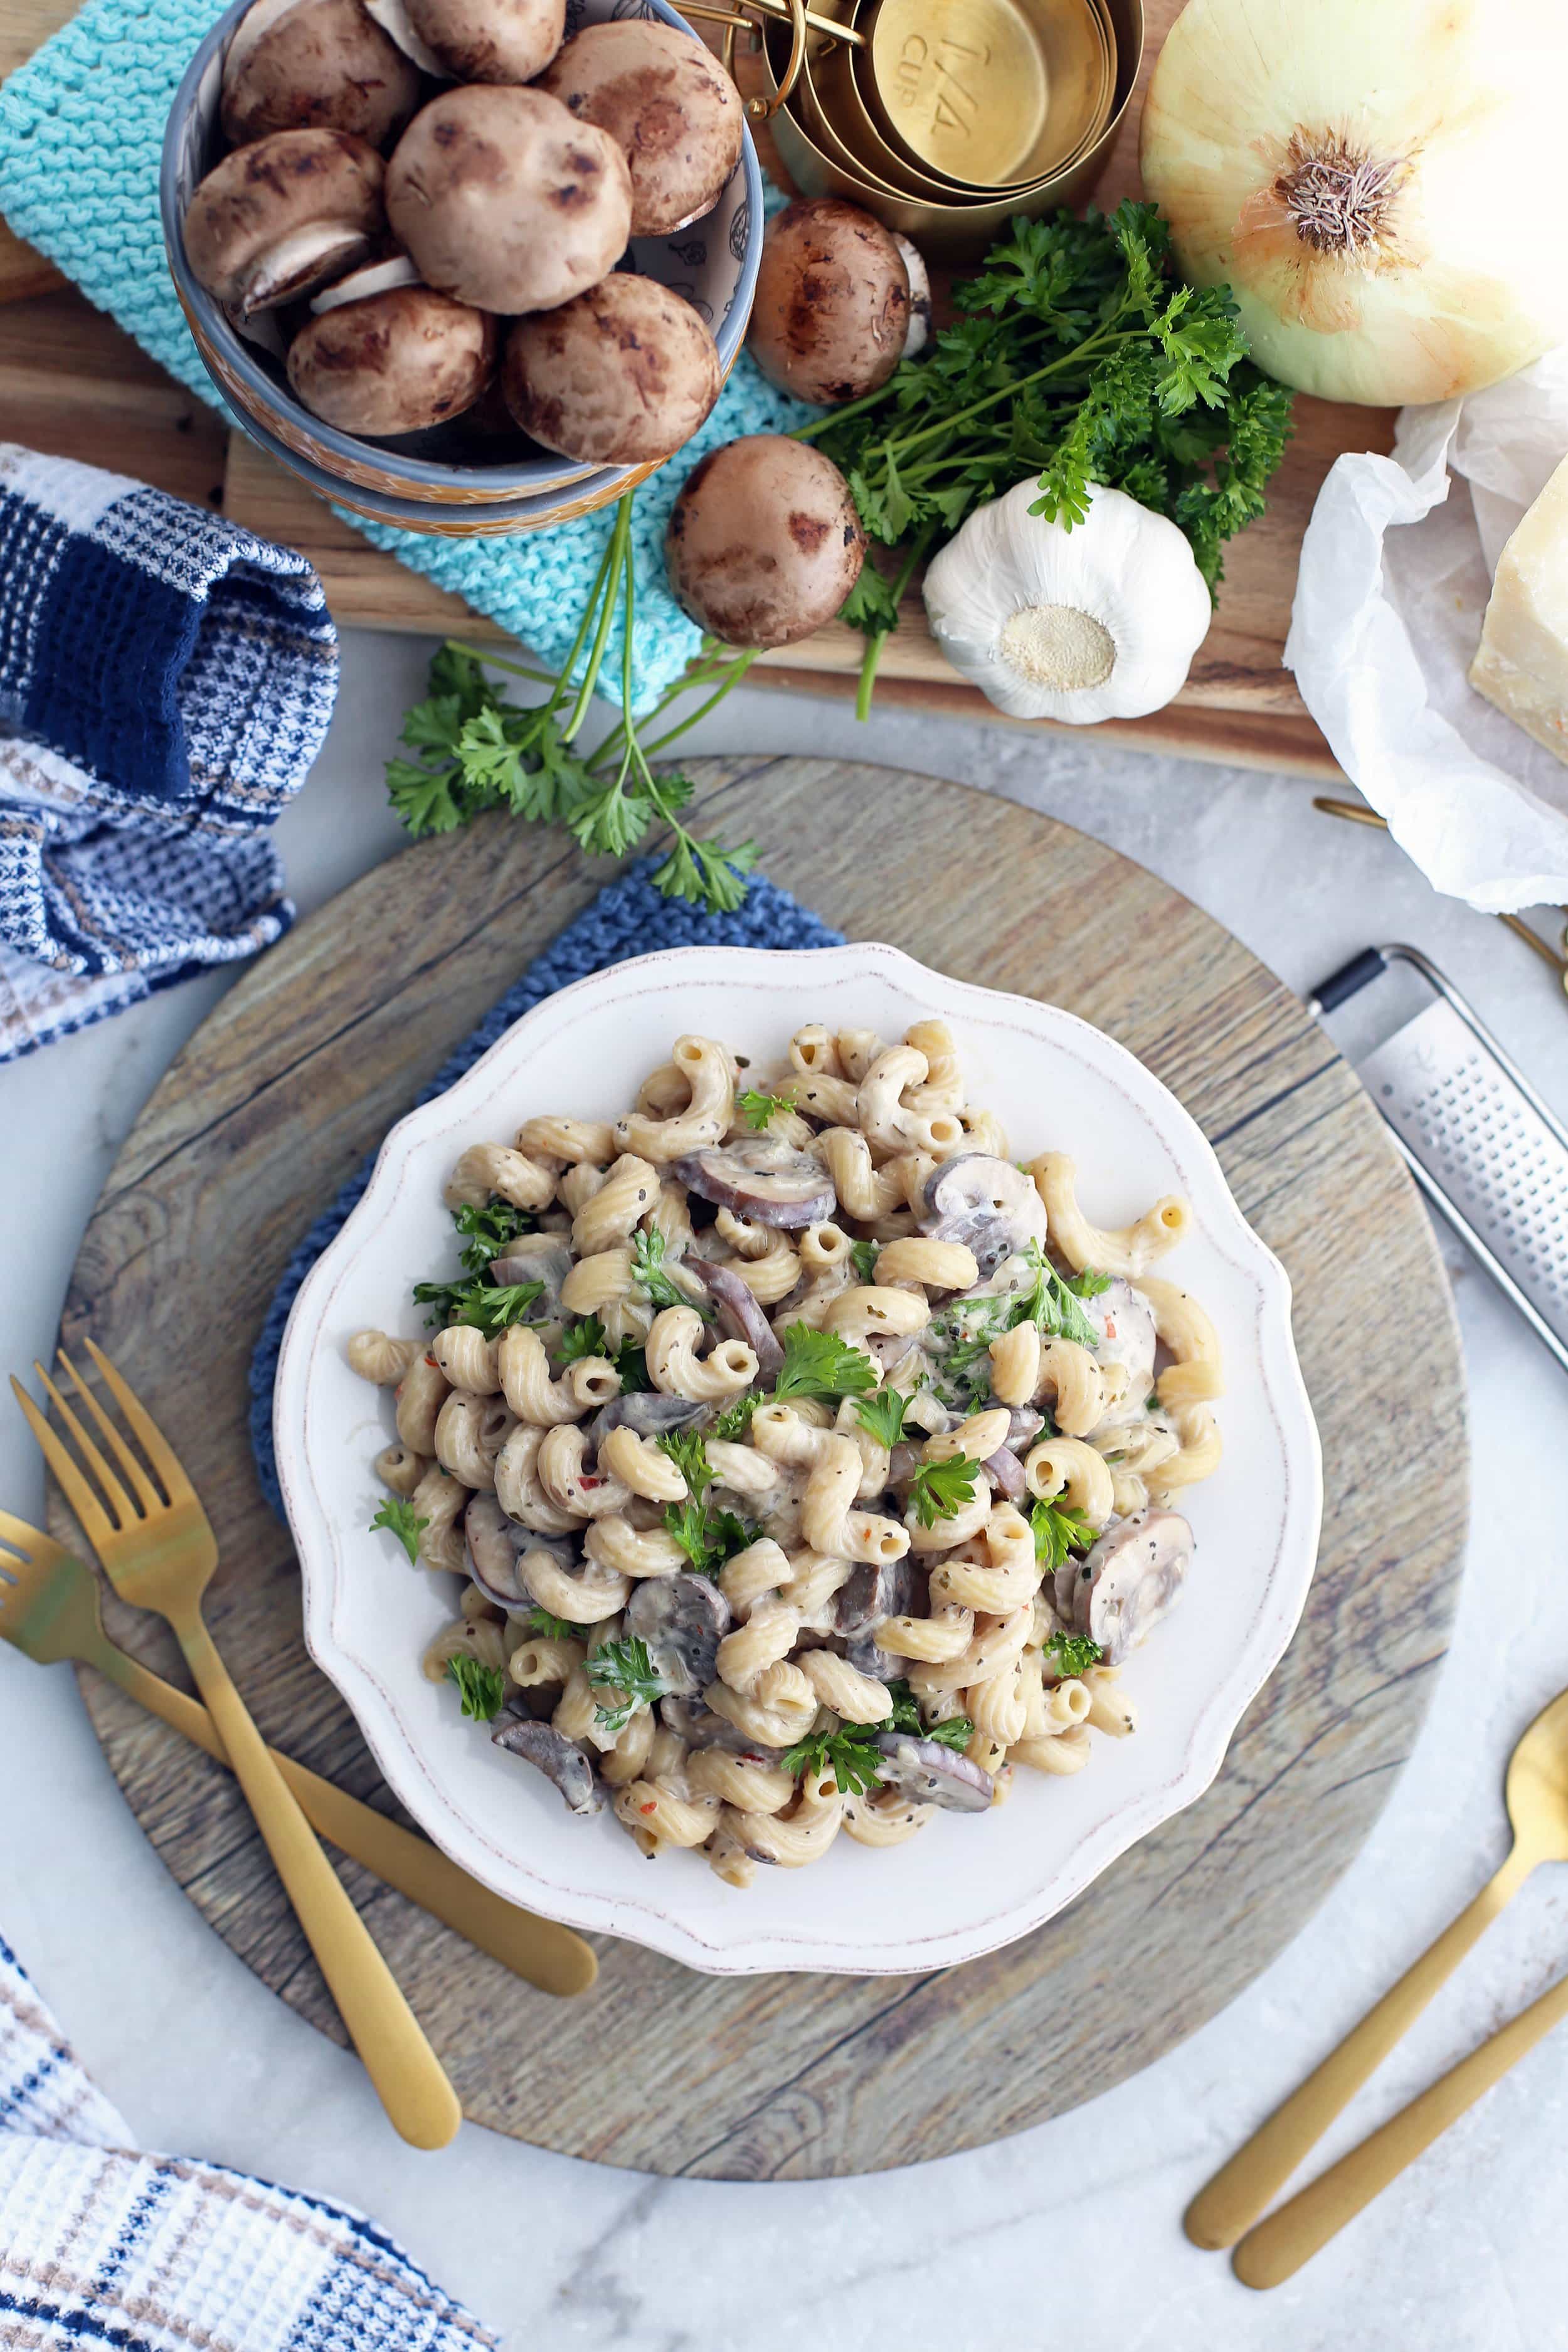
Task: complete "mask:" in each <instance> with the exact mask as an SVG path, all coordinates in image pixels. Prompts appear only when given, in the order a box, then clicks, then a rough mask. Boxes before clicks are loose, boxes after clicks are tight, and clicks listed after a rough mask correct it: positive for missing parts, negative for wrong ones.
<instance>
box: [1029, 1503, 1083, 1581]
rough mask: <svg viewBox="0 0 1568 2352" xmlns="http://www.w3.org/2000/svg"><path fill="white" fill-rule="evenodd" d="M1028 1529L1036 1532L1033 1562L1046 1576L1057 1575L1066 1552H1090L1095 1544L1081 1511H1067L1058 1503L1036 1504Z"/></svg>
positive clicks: (1031, 1513)
mask: <svg viewBox="0 0 1568 2352" xmlns="http://www.w3.org/2000/svg"><path fill="white" fill-rule="evenodd" d="M1029 1525H1030V1526H1031V1528H1033V1529H1034V1531H1035V1558H1036V1559H1037V1560H1038V1561H1039V1563H1040V1566H1041V1569H1042V1570H1043V1571H1044V1573H1045V1574H1046V1575H1047V1576H1054V1575H1055V1574H1056V1572H1057V1570H1058V1568H1060V1567H1061V1566H1062V1564H1063V1562H1064V1561H1065V1560H1066V1559H1067V1556H1068V1552H1071V1551H1089V1550H1090V1549H1092V1548H1093V1546H1094V1544H1095V1542H1096V1540H1097V1538H1096V1536H1095V1531H1094V1529H1093V1528H1091V1527H1090V1526H1089V1521H1088V1520H1087V1519H1086V1518H1085V1517H1084V1516H1083V1513H1082V1512H1081V1511H1072V1510H1066V1509H1064V1508H1063V1507H1061V1506H1060V1505H1059V1504H1058V1503H1046V1502H1039V1503H1037V1504H1036V1505H1035V1507H1034V1509H1033V1510H1032V1511H1031V1512H1030V1513H1029Z"/></svg>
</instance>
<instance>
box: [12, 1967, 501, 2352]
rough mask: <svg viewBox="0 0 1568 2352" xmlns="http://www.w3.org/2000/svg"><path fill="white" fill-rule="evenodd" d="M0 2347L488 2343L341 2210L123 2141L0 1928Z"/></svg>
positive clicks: (303, 2351)
mask: <svg viewBox="0 0 1568 2352" xmlns="http://www.w3.org/2000/svg"><path fill="white" fill-rule="evenodd" d="M0 2345H15V2346H16V2347H23V2346H26V2352H494V2345H495V2338H494V2336H491V2335H489V2332H488V2331H487V2330H486V2329H485V2328H483V2327H481V2326H480V2325H479V2321H478V2320H477V2319H475V2318H474V2317H473V2316H472V2315H471V2314H470V2313H468V2312H467V2311H465V2310H464V2308H463V2306H462V2305H461V2304H459V2303H454V2302H453V2301H452V2298H451V2297H450V2295H447V2294H443V2293H442V2291H441V2289H440V2288H439V2287H438V2286H437V2285H436V2284H434V2282H433V2281H431V2280H430V2279H427V2278H426V2275H425V2273H424V2272H423V2271H422V2270H420V2269H418V2268H417V2267H416V2264H415V2263H411V2262H410V2261H409V2259H408V2256H407V2255H406V2254H405V2252H404V2251H403V2249H402V2247H401V2246H400V2245H399V2244H398V2243H397V2241H396V2240H395V2238H389V2237H388V2236H387V2234H386V2232H385V2231H384V2230H382V2229H379V2228H378V2227H377V2226H376V2224H375V2223H374V2221H366V2219H365V2217H364V2215H363V2213H356V2212H355V2211H354V2210H353V2207H352V2206H349V2205H339V2204H336V2203H334V2202H333V2201H332V2200H331V2199H330V2198H326V2197H307V2196H302V2195H300V2193H299V2192H298V2191H297V2190H295V2189H277V2188H274V2186H273V2185H272V2183H271V2182H270V2181H269V2180H257V2179H252V2178H251V2177H250V2176H249V2175H248V2174H247V2173H243V2172H231V2171H230V2170H229V2169H228V2168H227V2166H226V2165H221V2164H204V2163H202V2162H200V2161H199V2160H195V2159H191V2158H184V2157H174V2156H142V2155H139V2154H137V2152H136V2149H135V2144H134V2141H133V2140H132V2133H131V2126H130V2125H129V2124H128V2123H127V2122H126V2121H125V2119H124V2117H123V2116H121V2115H120V2114H119V2113H118V2112H117V2111H116V2110H115V2108H113V2107H112V2106H110V2103H109V2101H108V2100H107V2099H106V2098H105V2097H104V2096H103V2095H102V2093H101V2092H100V2091H99V2090H98V2089H96V2088H95V2086H94V2085H93V2084H92V2083H91V2082H90V2081H89V2077H88V2076H87V2075H86V2074H84V2073H83V2071H82V2068H81V2066H80V2065H79V2063H78V2061H77V2059H76V2057H75V2055H74V2054H73V2053H72V2052H71V2050H70V2049H69V2047H68V2045H67V2043H66V2042H65V2041H64V2040H63V2038H62V2037H61V2034H60V2031H59V2028H58V2026H57V2025H56V2023H55V2021H54V2019H53V2018H52V2017H51V2016H50V2015H49V2012H48V2011H47V2009H46V2008H45V2007H44V2004H43V2002H42V2001H41V2000H39V1998H38V1996H37V1992H36V1991H35V1990H34V1989H33V1987H32V1985H31V1984H30V1983H29V1982H28V1980H27V1979H26V1975H25V1974H24V1973H23V1970H22V1966H21V1963H20V1961H19V1960H18V1959H17V1958H16V1954H15V1953H14V1952H13V1951H11V1950H10V1949H9V1948H8V1947H7V1946H6V1945H5V1942H4V1940H3V1939H0Z"/></svg>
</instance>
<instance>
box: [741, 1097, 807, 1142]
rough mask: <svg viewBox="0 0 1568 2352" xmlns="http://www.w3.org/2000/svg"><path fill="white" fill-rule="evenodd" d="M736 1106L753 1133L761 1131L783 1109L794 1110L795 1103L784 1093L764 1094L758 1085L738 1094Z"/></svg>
mask: <svg viewBox="0 0 1568 2352" xmlns="http://www.w3.org/2000/svg"><path fill="white" fill-rule="evenodd" d="M735 1108H736V1109H737V1110H738V1111H739V1112H740V1114H741V1117H742V1118H743V1119H744V1120H745V1122H746V1125H747V1126H748V1127H749V1128H751V1129H752V1131H753V1133H760V1132H761V1130H762V1129H763V1128H764V1127H766V1125H767V1123H768V1121H769V1120H770V1119H771V1118H777V1117H778V1115H779V1113H780V1111H781V1110H786V1111H787V1110H793V1109H794V1108H795V1105H794V1104H793V1103H792V1102H789V1101H786V1099H785V1097H784V1096H783V1095H770V1094H764V1093H763V1091H762V1089H761V1088H760V1087H747V1088H746V1091H745V1093H744V1094H742V1095H737V1096H736V1097H735Z"/></svg>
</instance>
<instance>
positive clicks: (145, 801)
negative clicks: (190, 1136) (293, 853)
mask: <svg viewBox="0 0 1568 2352" xmlns="http://www.w3.org/2000/svg"><path fill="white" fill-rule="evenodd" d="M337 678H338V655H337V633H336V631H335V630H334V628H333V626H332V622H331V615H330V614H329V613H328V611H327V607H326V600H325V598H324V597H323V595H322V593H321V583H320V582H319V581H318V579H317V578H316V575H315V573H314V572H312V571H311V569H310V565H309V564H308V563H307V562H305V560H304V558H303V557H302V556H299V555H296V554H294V553H293V552H292V551H290V550H289V549H288V548H281V547H272V546H269V545H268V543H267V541H265V540H259V539H256V538H253V537H252V535H251V533H250V532H249V531H247V530H237V529H236V528H235V526H234V525H233V524H232V523H227V522H225V521H224V520H223V519H222V518H221V517H220V516H217V515H209V514H204V513H203V512H201V510H200V509H197V508H195V507H188V506H185V505H183V504H182V503H181V501H180V500H179V499H173V498H170V497H169V496H168V495H167V493H166V492H164V491H163V490H153V489H148V488H144V487H143V486H142V484H140V483H137V482H131V481H127V480H125V479H124V478H122V477H121V476H120V475H118V474H106V473H100V471H99V470H98V468H97V467H91V466H77V465H72V464H69V463H68V462H67V461H66V460H65V459H63V458H58V457H38V456H37V455H35V454H34V453H33V452H32V451H30V450H26V449H19V448H16V447H15V446H11V445H8V444H4V443H0V1062H4V1061H9V1060H11V1059H13V1058H14V1057H15V1056H16V1055H18V1054H25V1053H27V1052H29V1051H30V1050H31V1049H32V1048H34V1047H35V1046H38V1045H47V1043H48V1042H49V1041H50V1039H51V1038H54V1037H58V1036H62V1035H64V1034H66V1032H67V1031H68V1030H72V1029H81V1028H85V1027H86V1025H87V1024H88V1023H89V1022H91V1021H98V1020H101V1019H102V1018H103V1017H104V1015H105V1014H106V1013H118V1012H120V1011H121V1010H122V1008H123V1007H124V1006H125V1005H127V1004H131V1003H135V1002H136V1001H137V1000H138V999H139V998H141V997H143V996H145V995H147V994H148V993H149V992H150V991H151V990H153V989H154V988H160V987H164V986H166V985H167V984H168V983H169V982H171V981H175V980H179V979H181V978H182V977H183V976H184V974H185V973H187V972H190V971H195V970H196V969H198V968H199V967H200V966H202V965H204V964H214V963H228V962H231V961H234V960H235V959H236V958H237V957H240V956H247V955H252V954H254V953H255V951H256V950H257V949H258V948H262V947H266V946H268V945H269V944H270V942H271V941H272V940H275V939H277V938H279V936H280V934H281V933H282V932H283V931H284V930H286V929H288V926H289V921H290V920H291V919H292V913H293V909H292V908H290V906H289V901H288V899H287V898H285V897H284V895H283V873H282V868H281V866H280V865H279V860H278V854H277V851H276V850H275V849H274V848H273V847H272V845H271V844H270V842H269V841H268V838H267V835H268V830H269V828H270V827H271V825H272V824H273V822H274V820H275V819H276V817H277V816H278V814H279V811H280V810H281V809H282V807H283V806H284V804H285V803H286V802H287V801H289V799H290V798H291V797H292V795H293V794H294V793H296V792H298V790H299V788H300V785H301V784H302V783H303V782H304V781H305V777H306V775H307V774H308V772H309V771H310V764H311V762H312V761H313V760H314V759H315V756H316V753H317V752H318V751H319V750H320V749H321V739H322V737H323V736H324V735H325V733H326V731H327V721H328V719H330V718H331V711H332V701H333V698H334V696H335V694H336V692H337Z"/></svg>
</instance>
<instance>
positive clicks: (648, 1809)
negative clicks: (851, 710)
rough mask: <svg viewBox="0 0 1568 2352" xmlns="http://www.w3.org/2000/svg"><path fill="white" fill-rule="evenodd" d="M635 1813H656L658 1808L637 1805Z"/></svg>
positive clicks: (655, 1806)
mask: <svg viewBox="0 0 1568 2352" xmlns="http://www.w3.org/2000/svg"><path fill="white" fill-rule="evenodd" d="M637 1811H638V1812H639V1813H657V1812H658V1806H657V1805H639V1806H638V1807H637Z"/></svg>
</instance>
